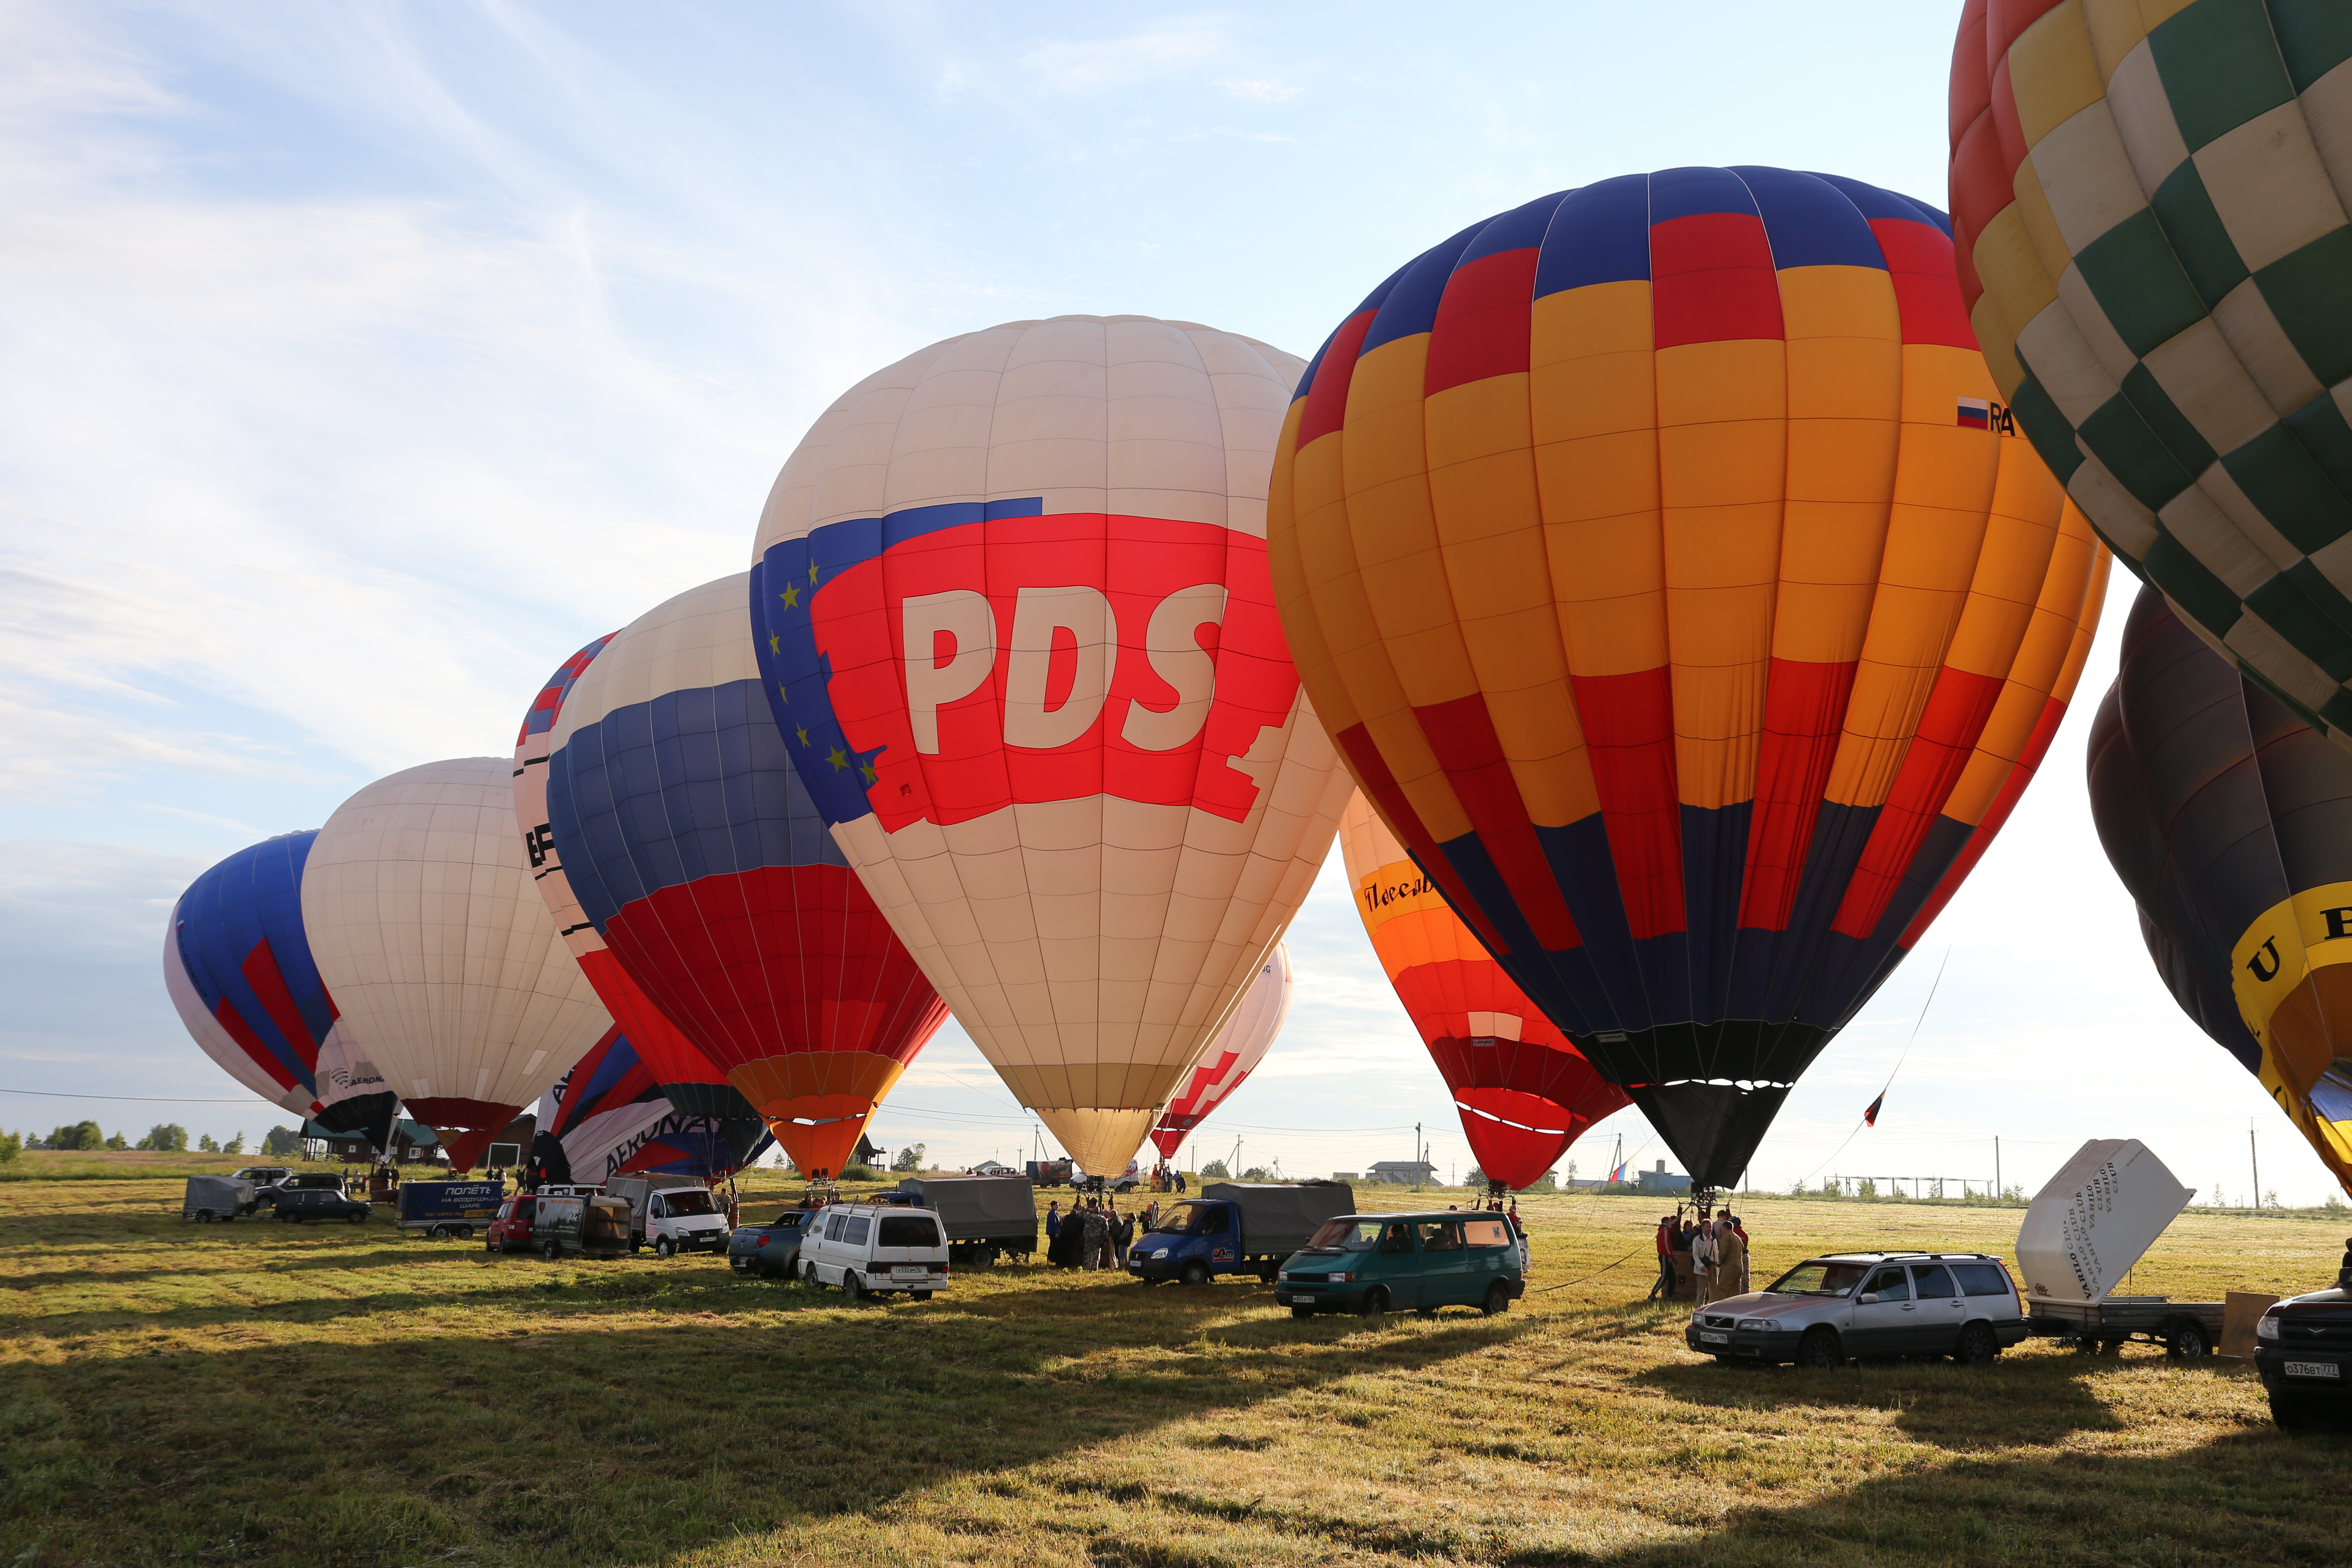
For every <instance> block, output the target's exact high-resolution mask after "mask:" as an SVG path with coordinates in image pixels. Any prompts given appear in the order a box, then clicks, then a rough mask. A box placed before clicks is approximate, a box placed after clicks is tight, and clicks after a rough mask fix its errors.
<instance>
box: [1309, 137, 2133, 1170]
mask: <svg viewBox="0 0 2352 1568" xmlns="http://www.w3.org/2000/svg"><path fill="white" fill-rule="evenodd" d="M1992 391H1993V387H1992V383H1991V380H1990V376H1989V375H1988V374H1987V373H1986V370H1985V366H1984V361H1983V358H1982V357H1981V356H1980V355H1979V353H1977V350H1976V343H1975V341H1974V339H1973V338H1972V337H1971V336H1970V335H1969V324H1968V320H1967V318H1966V316H1965V315H1964V314H1963V312H1962V311H1961V310H1960V301H1959V290H1958V285H1957V283H1956V282H1955V281H1954V278H1953V273H1952V251H1951V243H1950V240H1949V238H1948V235H1947V231H1946V229H1945V226H1944V220H1943V216H1942V215H1941V214H1940V213H1938V212H1937V211H1936V210H1935V209H1934V208H1932V207H1928V206H1927V205H1923V204H1920V203H1917V202H1914V201H1911V200H1909V199H1908V198H1906V197H1904V196H1900V195H1895V193H1893V192H1891V191H1883V190H1879V189H1877V188H1876V187H1874V186H1871V185H1866V184H1862V183H1860V182H1859V181H1854V180H1847V179H1841V178H1838V177H1836V176H1834V175H1823V174H1796V173H1791V172H1790V171H1787V170H1781V169H1767V168H1752V167H1751V168H1738V169H1697V168H1694V169H1669V170H1664V171H1663V172H1661V173H1658V174H1631V175H1626V176H1623V177H1621V178H1617V179H1611V180H1603V181H1601V182H1599V183H1598V184H1591V185H1587V186H1584V187H1582V188H1580V189H1578V190H1573V191H1565V192H1560V193H1558V194H1556V195H1548V196H1544V197H1541V198H1539V199H1538V200H1536V201H1533V202H1529V203H1528V204H1527V205H1524V206H1521V207H1517V208H1515V209H1514V210H1512V211H1510V212H1507V213H1504V214H1502V215H1500V216H1496V217H1495V218H1493V219H1490V220H1488V221H1486V222H1483V223H1478V224H1474V225H1472V226H1470V227H1468V228H1466V229H1465V230H1463V231H1462V232H1461V233H1460V234H1457V235H1455V236H1454V237H1453V238H1451V239H1448V240H1446V241H1445V242H1444V244H1442V245H1440V246H1438V247H1435V248H1434V249H1432V250H1430V251H1428V252H1427V253H1425V254H1424V255H1423V256H1421V257H1419V258H1416V259H1414V260H1412V262H1410V263H1408V264H1407V265H1406V266H1405V267H1404V268H1402V270H1401V271H1399V272H1398V273H1396V274H1395V275H1394V276H1393V277H1391V279H1389V280H1388V281H1387V282H1385V283H1383V284H1381V286H1380V287H1379V288H1378V289H1375V290H1373V292H1372V294H1371V296H1370V298H1369V299H1367V300H1365V301H1364V302H1363V304H1362V305H1361V306H1360V308H1359V309H1357V310H1355V311H1354V312H1353V313H1352V314H1350V315H1349V317H1348V318H1347V320H1346V321H1343V322H1341V323H1340V325H1339V329H1338V330H1337V331H1335V332H1334V333H1333V334H1332V336H1331V338H1330V341H1329V342H1327V343H1326V344H1325V345H1324V347H1323V350H1322V352H1321V353H1318V355H1317V357H1316V361H1315V363H1314V365H1313V366H1312V367H1311V368H1310V369H1309V370H1308V372H1307V376H1306V378H1305V379H1304V380H1303V381H1302V382H1301V383H1300V385H1299V389H1298V396H1297V399H1296V400H1295V401H1294V402H1293V404H1292V405H1291V410H1290V414H1289V423H1288V424H1287V425H1286V427H1285V435H1284V439H1283V446H1282V451H1281V455H1280V458H1279V459H1278V462H1277V464H1276V469H1275V480H1274V489H1273V499H1272V502H1271V505H1270V508H1269V529H1268V537H1269V541H1270V543H1271V546H1272V552H1273V563H1274V575H1275V584H1276V594H1277V595H1278V598H1279V602H1280V604H1281V607H1282V619H1283V626H1284V629H1285V630H1286V632H1287V633H1288V634H1289V638H1290V647H1291V650H1292V652H1293V653H1295V654H1296V655H1297V659H1298V667H1299V672H1300V675H1301V678H1302V679H1304V680H1305V682H1306V685H1307V692H1308V694H1309V695H1311V696H1312V697H1313V698H1314V700H1315V708H1316V711H1317V712H1318V713H1319V714H1321V715H1322V718H1323V721H1324V722H1325V723H1327V724H1328V725H1329V726H1330V728H1331V732H1332V734H1333V736H1334V737H1335V738H1336V739H1337V740H1338V742H1339V747H1340V750H1341V752H1343V754H1344V755H1345V756H1346V758H1347V760H1348V765H1349V768H1350V769H1351V770H1352V771H1353V773H1354V774H1355V776H1356V778H1357V780H1358V781H1359V782H1360V784H1361V785H1362V787H1363V790H1364V793H1365V794H1366V795H1368V796H1369V797H1370V801H1371V803H1372V805H1373V806H1374V808H1375V809H1376V810H1377V811H1378V812H1379V814H1380V816H1381V817H1382V818H1383V819H1384V820H1385V821H1386V823H1387V824H1388V826H1389V827H1390V829H1391V831H1392V832H1394V833H1395V834H1396V836H1397V837H1398V838H1399V839H1401V840H1402V843H1403V844H1404V846H1405V847H1406V848H1407V849H1408V850H1410V851H1411V853H1412V858H1413V860H1414V862H1415V863H1416V864H1417V865H1419V866H1420V868H1422V869H1423V871H1424V872H1426V873H1427V874H1428V876H1429V877H1430V879H1431V880H1433V882H1435V883H1436V884H1437V887H1438V889H1439V890H1440V891H1441V892H1442V893H1443V894H1444V898H1445V901H1446V902H1447V903H1448V904H1449V905H1451V906H1452V907H1453V909H1454V910H1455V912H1457V913H1458V914H1460V915H1461V916H1462V917H1463V919H1464V920H1465V921H1467V922H1468V923H1469V925H1470V927H1471V929H1472V930H1473V931H1475V933H1476V935H1477V937H1478V939H1479V941H1480V942H1482V943H1483V944H1484V945H1485V946H1486V949H1487V950H1488V951H1489V952H1492V953H1493V954H1494V956H1495V957H1496V959H1497V960H1499V961H1500V962H1501V963H1502V965H1503V967H1504V969H1505V970H1506V971H1507V973H1509V974H1510V976H1511V978H1512V980H1513V981H1514V982H1516V983H1517V984H1518V986H1519V988H1520V989H1521V990H1523V991H1524V992H1526V993H1527V994H1528V996H1529V997H1530V998H1532V999H1533V1000H1534V1001H1535V1003H1536V1004H1537V1005H1538V1007H1540V1008H1541V1009H1542V1010H1543V1012H1544V1014H1545V1016H1548V1017H1549V1018H1550V1019H1551V1021H1552V1022H1553V1023H1554V1024H1556V1025H1558V1026H1559V1027H1560V1029H1561V1030H1562V1031H1563V1032H1564V1033H1565V1034H1566V1035H1567V1037H1568V1038H1569V1039H1570V1042H1571V1043H1572V1044H1573V1045H1574V1046H1575V1047H1577V1049H1578V1050H1579V1051H1580V1052H1582V1053H1583V1055H1584V1056H1585V1058H1587V1059H1588V1060H1590V1061H1591V1063H1592V1065H1593V1066H1594V1067H1595V1068H1599V1069H1600V1071H1601V1075H1602V1076H1603V1077H1605V1078H1607V1079H1609V1080H1610V1081H1611V1082H1612V1083H1616V1084H1619V1085H1621V1086H1622V1087H1623V1088H1624V1089H1625V1090H1626V1092H1627V1093H1629V1094H1630V1095H1632V1096H1633V1100H1634V1102H1635V1103H1636V1104H1638V1105H1639V1106H1641V1108H1642V1110H1643V1113H1644V1114H1645V1115H1647V1116H1648V1117H1649V1119H1650V1121H1651V1122H1652V1124H1653V1125H1654V1126H1655V1127H1656V1128H1657V1130H1658V1131H1659V1132H1660V1133H1661V1134H1662V1135H1663V1136H1664V1139H1665V1141H1666V1142H1667V1143H1668V1145H1669V1146H1670V1147H1672V1148H1673V1149H1674V1151H1675V1153H1676V1154H1678V1155H1680V1156H1681V1157H1682V1159H1683V1161H1684V1162H1685V1168H1686V1169H1687V1170H1689V1172H1690V1173H1692V1175H1693V1176H1694V1177H1695V1178H1696V1180H1697V1182H1698V1183H1699V1184H1701V1185H1703V1186H1721V1185H1727V1184H1730V1183H1732V1182H1735V1181H1737V1180H1738V1177H1739V1174H1740V1173H1741V1171H1742V1169H1743V1168H1744V1167H1745V1166H1746V1164H1747V1163H1748V1155H1749V1154H1750V1152H1752V1151H1753V1150H1754V1149H1755V1147H1756V1144H1757V1142H1758V1140H1759V1139H1760V1138H1761V1137H1762V1136H1763V1133H1764V1131H1765V1129H1766V1127H1767V1126H1769V1123H1770V1121H1771V1119H1772V1116H1773V1114H1774V1113H1775V1112H1776V1111H1777V1110H1779V1108H1780V1102H1781V1100H1783V1099H1784V1098H1785V1097H1786V1095H1787V1093H1788V1091H1789V1088H1790V1085H1791V1084H1792V1083H1794V1082H1795V1081H1796V1078H1797V1075H1798V1074H1799V1073H1801V1072H1802V1071H1803V1070H1804V1068H1805V1066H1806V1064H1807V1063H1809V1062H1810V1061H1811V1060H1812V1059H1813V1058H1814V1057H1815V1056H1816V1055H1818V1054H1819V1053H1820V1051H1821V1050H1822V1047H1823V1046H1825V1045H1826V1044H1827V1043H1828V1042H1829V1040H1830V1038H1831V1037H1832V1036H1834V1035H1835V1034H1836V1033H1837V1031H1838V1030H1839V1029H1840V1028H1841V1027H1843V1026H1844V1024H1845V1023H1846V1021H1847V1020H1848V1019H1849V1018H1851V1017H1852V1016H1853V1013H1854V1011H1855V1009H1856V1008H1858V1007H1859V1006H1861V1005H1862V1004H1863V1003H1864V1001H1865V1000H1867V999H1868V998H1869V996H1870V995H1871V994H1872V993H1873V992H1874V991H1875V990H1876V989H1877V988H1878V986H1879V984H1881V983H1882V982H1883V981H1884V980H1885V977H1886V975H1887V974H1888V973H1889V972H1891V971H1892V969H1893V968H1894V966H1895V963H1898V962H1899V961H1900V960H1901V958H1902V957H1903V955H1904V953H1905V952H1907V951H1909V949H1910V947H1911V945H1912V944H1913V943H1914V942H1916V941H1917V940H1918V937H1919V933H1920V931H1921V930H1922V929H1923V928H1924V927H1925V926H1926V924H1927V921H1929V920H1931V919H1933V918H1934V916H1935V914H1936V912H1937V910H1938V909H1940V908H1941V907H1942V904H1943V902H1944V900H1946V899H1947V898H1948V897H1949V895H1950V893H1951V891H1952V889H1953V888H1954V887H1955V886H1956V885H1957V883H1958V880H1959V879H1960V878H1961V877H1963V876H1965V875H1966V874H1967V872H1968V870H1969V868H1970V867H1971V866H1972V865H1973V864H1974V862H1975V860H1976V858H1977V857H1979V856H1980V855H1981V854H1982V853H1983V852H1984V849H1985V847H1986V845H1987V844H1988V843H1989V842H1990V840H1991V837H1992V836H1993V834H1994V832H1995V831H1996V830H1997V829H1998V828H1999V826H2000V823H2001V822H2002V820H2003V819H2004V818H2005V816H2007V814H2008V811H2009V809H2010V806H2011V804H2012V803H2013V802H2014V801H2015V799H2016V798H2017V795H2018V792H2019V791H2021V789H2023V787H2024V785H2025V783H2026V780H2027V779H2028V778H2030V777H2031V776H2032V772H2033V770H2034V768H2035V766H2036V765H2037V764H2038V763H2040V762H2041V760H2042V752H2043V751H2044V750H2045V749H2046V748H2047V746H2048V745H2049V743H2050V738H2051V735H2052V734H2053V732H2054V731H2055V730H2056V727H2057V723H2058V719H2059V716H2060V715H2061V714H2062V713H2063V711H2064V709H2065V705H2066V700H2067V698H2068V696H2069V695H2070V694H2071V692H2072V691H2073V689H2074V679H2075V676H2076V674H2077V672H2078V671H2079V670H2080V668H2081V665H2082V658H2083V655H2084V650H2085V649H2086V648H2087V647H2088V644H2089V638H2090V633H2091V628H2092V626H2093V624H2094V622H2095V619H2096V616H2097V612H2098V605H2099V593H2100V586H2101V583H2102V581H2103V579H2102V577H2101V574H2100V569H2099V561H2100V560H2101V559H2102V558H2101V557H2100V556H2099V554H2098V552H2097V549H2096V546H2095V542H2094V541H2093V539H2092V536H2091V533H2090V531H2089V529H2088V527H2087V526H2086V525H2085V524H2084V521H2083V520H2082V517H2081V516H2080V514H2079V513H2077V512H2076V511H2074V509H2073V508H2072V507H2071V506H2069V505H2067V504H2066V501H2065V498H2064V496H2063V493H2062V492H2061V491H2060V489H2059V488H2058V486H2057V484H2056V482H2055V481H2054V480H2053V479H2051V477H2050V473H2049V470H2048V469H2047V468H2045V467H2044V466H2043V465H2042V460H2041V459H2040V458H2037V457H2036V456H2035V455H2034V453H2033V449H2032V447H2030V446H2029V445H2027V444H2026V442H2025V441H2023V440H2022V439H2020V438H2014V437H2008V436H2004V435H2002V434H2001V433H2000V431H1998V430H1996V429H1994V428H1991V427H1990V426H1989V425H1988V423H1987V420H1986V417H1985V407H1986V404H1987V401H1988V399H1989V398H1990V395H1991V393H1992Z"/></svg>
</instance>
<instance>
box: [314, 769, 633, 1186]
mask: <svg viewBox="0 0 2352 1568" xmlns="http://www.w3.org/2000/svg"><path fill="white" fill-rule="evenodd" d="M512 774H513V767H512V764H511V763H509V761H508V760H507V759H506V758H503V757H459V758H456V759H454V760H452V761H449V762H442V763H425V764H424V765H423V766H421V767H414V768H409V769H407V770H406V771H404V772H402V773H394V774H393V775H392V776H391V777H389V778H383V779H378V780H377V781H376V782H375V783H373V784H369V785H368V786H366V787H365V788H364V789H362V790H361V791H360V792H359V793H358V794H356V795H352V797H351V799H349V800H347V801H345V802H343V804H342V805H339V806H337V807H336V808H335V814H334V815H333V816H331V817H329V818H328V819H327V825H326V826H324V827H322V828H320V830H319V837H318V838H317V840H316V841H315V842H313V843H312V844H311V846H310V860H309V864H308V865H307V866H306V867H305V868H303V872H302V926H303V929H304V930H305V931H307V932H309V934H310V951H311V952H312V953H313V954H314V955H315V956H316V958H317V961H318V965H319V974H320V978H321V979H322V980H323V981H324V982H325V983H326V984H327V987H328V989H329V990H331V992H333V994H334V997H335V1002H336V1004H337V1005H339V1006H340V1007H341V1009H342V1027H343V1032H344V1034H345V1035H346V1037H348V1038H349V1039H350V1040H351V1042H352V1047H353V1049H354V1050H356V1051H358V1052H360V1053H362V1054H363V1055H365V1056H366V1057H367V1058H368V1059H370V1060H372V1061H373V1062H374V1063H375V1064H376V1065H377V1067H378V1068H381V1069H382V1070H383V1075H384V1078H385V1079H386V1081H387V1082H389V1083H390V1085H391V1086H392V1088H393V1089H394V1092H396V1093H397V1094H398V1095H399V1096H400V1098H401V1100H403V1101H404V1103H405V1104H406V1105H407V1107H408V1111H409V1114H410V1115H412V1116H414V1117H416V1118H417V1119H418V1120H419V1121H424V1122H425V1124H427V1125H428V1126H430V1127H432V1128H433V1129H434V1131H436V1132H437V1133H439V1134H440V1137H441V1142H442V1146H443V1147H444V1148H446V1150H447V1151H448V1152H449V1163H450V1164H451V1165H452V1166H453V1167H454V1168H455V1169H457V1170H459V1171H466V1170H470V1169H472V1168H473V1166H474V1164H475V1163H477V1162H478V1160H480V1158H481V1157H482V1154H483V1152H484V1151H486V1150H487V1149H488V1147H489V1144H490V1141H491V1140H492V1139H493V1138H495V1137H496V1136H497V1135H498V1134H499V1132H500V1131H504V1130H505V1128H506V1127H507V1125H508V1124H509V1122H511V1121H513V1120H514V1119H515V1118H516V1117H517V1116H519V1115H520V1114H521V1112H522V1108H523V1107H524V1106H526V1105H528V1104H530V1102H531V1101H533V1100H537V1099H538V1098H539V1096H540V1094H541V1091H543V1090H544V1089H546V1088H547V1086H548V1085H550V1084H551V1083H553V1082H554V1081H555V1080H556V1079H559V1078H561V1077H562V1076H563V1074H564V1073H565V1072H566V1071H567V1070H569V1069H570V1068H571V1067H572V1063H574V1062H576V1061H578V1060H579V1059H580V1058H581V1056H582V1054H583V1053H584V1052H585V1051H586V1050H587V1049H588V1047H591V1046H593V1045H594V1044H595V1043H596V1041H597V1040H598V1038H600V1037H602V1036H603V1035H604V1031H605V1030H607V1029H609V1028H611V1027H612V1026H613V1021H612V1019H611V1018H610V1017H608V1016H606V1015H605V1012H604V1008H603V1007H602V1006H600V1005H598V1004H597V1001H596V994H595V992H594V991H593V990H592V989H591V988H590V986H589V984H588V981H587V977H586V976H585V975H583V974H582V973H580V966H579V965H578V964H577V963H573V962H572V954H571V953H570V952H566V951H565V949H564V946H563V942H562V938H560V937H559V936H558V935H557V934H556V931H555V921H553V920H552V919H551V918H550V917H549V915H548V912H547V906H546V905H545V904H544V903H542V902H541V900H540V897H539V895H538V893H537V892H535V891H533V890H532V889H531V886H530V864H529V862H528V861H526V860H525V859H524V858H523V850H522V842H521V840H520V838H519V837H517V835H516V833H515V829H514V789H513V777H512Z"/></svg>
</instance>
